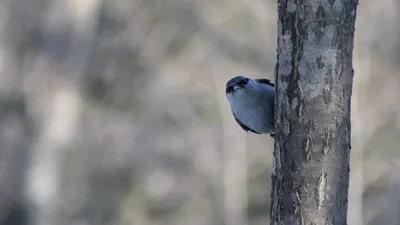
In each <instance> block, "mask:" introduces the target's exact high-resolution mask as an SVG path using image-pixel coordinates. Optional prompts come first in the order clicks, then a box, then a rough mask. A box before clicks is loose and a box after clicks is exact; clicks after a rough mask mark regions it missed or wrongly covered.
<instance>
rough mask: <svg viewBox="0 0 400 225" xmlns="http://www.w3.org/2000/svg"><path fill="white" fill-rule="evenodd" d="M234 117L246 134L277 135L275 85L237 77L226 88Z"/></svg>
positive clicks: (263, 80) (268, 81) (269, 81)
mask: <svg viewBox="0 0 400 225" xmlns="http://www.w3.org/2000/svg"><path fill="white" fill-rule="evenodd" d="M225 94H226V97H227V99H228V102H229V105H230V107H231V111H232V114H233V117H234V118H235V120H236V122H237V123H238V124H239V125H240V127H241V128H243V130H245V131H246V132H248V131H250V132H253V133H255V134H264V133H269V134H270V136H271V137H274V135H275V132H274V131H275V85H274V83H272V82H271V80H269V79H251V78H249V77H245V76H235V77H233V78H232V79H230V80H228V82H227V83H226V86H225Z"/></svg>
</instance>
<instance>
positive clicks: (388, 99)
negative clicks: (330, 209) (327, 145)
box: [0, 0, 400, 225]
mask: <svg viewBox="0 0 400 225" xmlns="http://www.w3.org/2000/svg"><path fill="white" fill-rule="evenodd" d="M396 4H397V3H396ZM398 9H399V8H398V7H397V5H395V7H393V3H392V1H391V0H381V1H374V0H363V1H361V2H360V6H359V10H358V15H357V16H358V18H357V24H356V28H357V32H356V39H355V45H356V48H355V55H354V56H355V57H354V59H355V61H354V63H355V64H354V66H355V80H354V89H353V100H352V104H353V105H352V141H353V146H352V147H353V149H352V152H351V154H352V158H351V160H352V162H351V163H352V164H351V167H352V168H351V173H352V175H351V180H350V183H351V184H350V196H349V215H348V216H349V224H389V225H391V224H393V225H395V224H397V223H398V222H399V221H400V218H398V213H397V212H396V210H395V209H397V204H398V202H400V201H399V199H400V196H399V194H398V193H399V188H400V184H399V180H400V179H399V178H400V177H399V175H398V174H397V172H396V171H397V169H398V168H399V167H400V163H399V162H400V161H399V159H400V157H399V154H400V152H399V151H397V150H398V146H400V142H399V140H400V138H399V128H400V110H399V108H400V106H399V104H397V103H398V99H400V98H399V97H400V96H399V95H400V91H399V85H400V83H399V78H400V77H399V74H398V69H399V66H398V62H397V61H398V59H399V56H398V51H397V50H398V46H400V45H399V43H400V42H399V40H398V38H397V37H398V35H395V34H397V33H398V27H397V21H398V13H397V12H398ZM378 15H379V16H378ZM276 18H277V15H276V1H274V0H263V1H261V0H246V1H245V0H229V1H228V0H221V1H195V0H182V1H174V0H171V1H158V0H146V1H142V0H3V1H2V4H0V29H1V32H0V107H1V114H0V115H1V117H0V146H1V148H0V221H1V222H0V223H2V224H12V223H11V222H14V224H40V225H46V224H52V225H54V224H71V225H72V224H74V225H78V224H93V225H101V224H135V225H142V224H143V225H157V224H162V225H168V224H171V225H196V224H199V225H206V224H210V225H219V224H221V225H222V224H226V225H228V224H229V225H232V224H240V225H245V224H248V225H258V224H267V223H269V218H268V217H269V208H270V190H266V187H270V174H271V167H272V146H273V140H272V139H268V140H267V141H265V139H266V138H265V137H264V136H262V135H252V134H246V133H244V132H243V131H242V130H241V128H240V127H238V126H237V125H236V123H235V121H234V119H233V118H232V115H231V113H230V110H229V105H228V103H227V101H226V99H225V92H224V85H225V82H226V81H227V80H228V79H229V78H231V77H232V76H235V75H237V74H243V75H246V76H250V77H253V78H260V77H267V78H270V79H271V78H273V70H274V66H273V65H274V62H275V60H276ZM389 33H390V34H393V35H387V34H389ZM266 142H267V143H266ZM265 145H268V146H271V148H270V151H266V149H265V147H264V146H265ZM247 149H249V151H247ZM250 149H251V150H250ZM24 215H25V216H24ZM17 220H19V221H17ZM24 220H25V223H24Z"/></svg>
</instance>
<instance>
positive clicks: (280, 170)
mask: <svg viewBox="0 0 400 225" xmlns="http://www.w3.org/2000/svg"><path fill="white" fill-rule="evenodd" d="M357 4H358V1H357V0H302V1H300V0H278V15H279V18H278V48H277V52H278V57H277V65H276V72H277V74H276V85H277V95H276V99H275V100H276V103H277V104H276V112H277V113H276V121H277V127H276V142H275V152H274V166H275V173H274V174H273V175H272V180H273V192H272V206H271V224H273V225H275V224H287V225H296V224H307V225H317V224H335V225H336V224H337V225H339V224H346V218H347V196H348V187H349V170H350V166H349V156H350V149H351V146H350V99H351V93H352V82H353V75H354V71H353V66H352V56H353V54H352V53H353V40H354V30H355V28H354V27H355V18H356V8H357Z"/></svg>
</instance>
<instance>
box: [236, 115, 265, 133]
mask: <svg viewBox="0 0 400 225" xmlns="http://www.w3.org/2000/svg"><path fill="white" fill-rule="evenodd" d="M233 117H234V118H235V120H236V122H237V123H238V124H239V125H240V126H241V127H242V128H243V130H245V131H246V132H248V131H251V132H253V133H256V134H260V133H258V132H256V131H254V130H252V129H251V128H249V127H248V126H246V125H244V124H243V123H242V122H240V120H239V119H238V118H236V116H235V114H234V113H233Z"/></svg>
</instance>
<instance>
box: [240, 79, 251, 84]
mask: <svg viewBox="0 0 400 225" xmlns="http://www.w3.org/2000/svg"><path fill="white" fill-rule="evenodd" d="M247 82H249V80H248V79H243V80H241V81H239V83H238V84H239V85H245V84H247Z"/></svg>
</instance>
